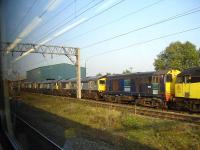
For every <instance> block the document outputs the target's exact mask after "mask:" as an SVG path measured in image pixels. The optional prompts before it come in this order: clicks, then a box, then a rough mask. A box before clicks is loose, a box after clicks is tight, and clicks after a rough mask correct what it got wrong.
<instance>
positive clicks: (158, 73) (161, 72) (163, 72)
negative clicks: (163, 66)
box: [154, 70, 169, 75]
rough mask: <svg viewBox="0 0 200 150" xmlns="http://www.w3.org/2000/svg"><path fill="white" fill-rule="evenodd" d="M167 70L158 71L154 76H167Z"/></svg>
mask: <svg viewBox="0 0 200 150" xmlns="http://www.w3.org/2000/svg"><path fill="white" fill-rule="evenodd" d="M168 72H169V70H158V71H156V72H154V75H162V74H167V73H168Z"/></svg>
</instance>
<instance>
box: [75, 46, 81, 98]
mask: <svg viewBox="0 0 200 150" xmlns="http://www.w3.org/2000/svg"><path fill="white" fill-rule="evenodd" d="M76 86H77V87H76V97H77V98H78V99H80V98H81V67H80V49H79V48H78V49H77V52H76Z"/></svg>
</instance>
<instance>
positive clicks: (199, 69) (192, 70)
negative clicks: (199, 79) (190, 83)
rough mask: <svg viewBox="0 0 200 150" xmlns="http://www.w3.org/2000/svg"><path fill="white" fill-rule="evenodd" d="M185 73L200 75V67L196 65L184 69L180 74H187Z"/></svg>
mask: <svg viewBox="0 0 200 150" xmlns="http://www.w3.org/2000/svg"><path fill="white" fill-rule="evenodd" d="M185 75H191V76H200V67H194V68H190V69H186V70H183V71H182V72H181V73H180V74H179V75H178V76H185Z"/></svg>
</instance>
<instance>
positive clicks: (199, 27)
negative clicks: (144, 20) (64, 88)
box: [85, 26, 200, 60]
mask: <svg viewBox="0 0 200 150" xmlns="http://www.w3.org/2000/svg"><path fill="white" fill-rule="evenodd" d="M198 29H200V26H198V27H195V28H190V29H186V30H183V31H179V32H174V33H171V34H166V35H163V36H159V37H156V38H153V39H150V40H145V41H141V42H136V43H132V44H129V45H127V46H124V47H120V48H116V49H111V50H107V51H105V52H102V53H99V54H95V55H92V56H89V57H87V58H86V59H85V60H89V59H91V58H93V57H97V56H101V55H105V54H108V53H113V52H117V51H120V50H124V49H127V48H130V47H134V46H138V45H143V44H147V43H150V42H153V41H156V40H160V39H164V38H167V37H171V36H175V35H179V34H183V33H186V32H190V31H195V30H198Z"/></svg>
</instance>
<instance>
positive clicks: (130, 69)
mask: <svg viewBox="0 0 200 150" xmlns="http://www.w3.org/2000/svg"><path fill="white" fill-rule="evenodd" d="M132 72H133V67H129V68H128V69H126V70H124V71H123V72H122V74H129V73H132Z"/></svg>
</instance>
